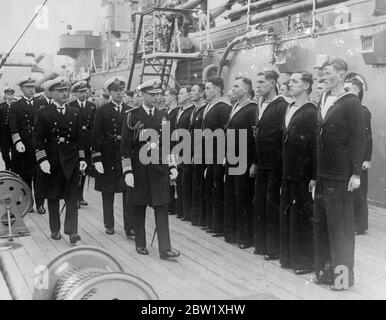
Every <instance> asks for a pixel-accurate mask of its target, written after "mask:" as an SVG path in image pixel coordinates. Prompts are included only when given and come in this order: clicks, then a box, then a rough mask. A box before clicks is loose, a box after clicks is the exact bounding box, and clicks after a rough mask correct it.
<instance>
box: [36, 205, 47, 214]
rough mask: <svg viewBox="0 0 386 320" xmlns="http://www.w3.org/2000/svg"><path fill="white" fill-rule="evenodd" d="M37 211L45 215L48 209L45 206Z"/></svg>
mask: <svg viewBox="0 0 386 320" xmlns="http://www.w3.org/2000/svg"><path fill="white" fill-rule="evenodd" d="M37 210H38V213H39V214H45V213H46V209H45V208H44V207H43V206H39V207H38V208H37Z"/></svg>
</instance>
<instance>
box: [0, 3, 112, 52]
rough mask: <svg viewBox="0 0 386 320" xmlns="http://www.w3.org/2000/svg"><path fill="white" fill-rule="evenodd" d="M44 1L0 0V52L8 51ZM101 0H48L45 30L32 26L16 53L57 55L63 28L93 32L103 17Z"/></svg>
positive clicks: (64, 29) (43, 27)
mask: <svg viewBox="0 0 386 320" xmlns="http://www.w3.org/2000/svg"><path fill="white" fill-rule="evenodd" d="M43 2H44V0H0V8H1V17H0V52H7V51H9V49H10V48H11V47H12V45H13V43H14V42H15V41H16V39H17V38H18V37H19V36H20V35H21V33H22V32H23V30H24V28H25V27H26V26H27V25H28V23H29V21H30V20H31V18H32V17H33V16H34V14H35V9H36V8H39V7H40V6H41V4H42V3H43ZM100 4H101V0H65V1H64V0H48V2H47V5H46V6H47V8H48V28H45V25H44V23H43V24H42V25H43V26H42V27H39V21H38V24H33V25H31V27H30V29H29V30H28V32H27V33H26V34H25V35H24V37H23V38H22V40H21V41H20V43H19V44H18V46H17V47H16V48H15V50H14V51H15V52H33V53H37V54H38V53H41V52H46V53H52V54H56V52H57V51H58V49H59V48H58V46H59V36H60V35H61V34H63V33H65V32H66V26H67V25H69V24H70V25H72V27H73V30H92V29H93V27H94V25H95V22H96V20H97V18H99V19H101V18H104V16H105V8H103V7H101V6H100Z"/></svg>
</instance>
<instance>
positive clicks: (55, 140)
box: [48, 137, 76, 144]
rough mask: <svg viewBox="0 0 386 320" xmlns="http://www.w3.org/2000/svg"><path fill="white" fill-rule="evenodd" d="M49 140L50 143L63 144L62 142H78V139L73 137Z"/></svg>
mask: <svg viewBox="0 0 386 320" xmlns="http://www.w3.org/2000/svg"><path fill="white" fill-rule="evenodd" d="M48 142H49V143H50V142H51V143H57V144H61V143H73V142H76V140H73V139H67V138H65V137H57V138H55V139H53V140H48Z"/></svg>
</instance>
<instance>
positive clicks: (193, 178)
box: [166, 59, 372, 290]
mask: <svg viewBox="0 0 386 320" xmlns="http://www.w3.org/2000/svg"><path fill="white" fill-rule="evenodd" d="M347 70H348V67H347V64H346V63H345V62H344V61H343V60H341V59H334V60H331V61H329V62H328V63H327V64H326V65H325V67H324V78H325V80H324V81H325V85H326V87H327V91H326V92H325V93H324V94H323V96H322V99H321V102H320V108H318V106H317V105H316V103H315V102H313V101H311V100H310V97H309V95H310V93H311V91H312V86H313V76H312V74H310V73H309V72H296V73H294V74H293V75H292V76H291V81H290V84H289V86H290V90H291V94H292V96H293V99H294V101H293V102H291V103H290V104H288V102H287V101H286V99H284V98H283V97H282V96H280V95H278V93H277V89H276V86H277V81H278V78H279V75H278V74H277V73H276V72H275V71H266V72H261V73H259V74H258V76H257V86H258V94H259V96H260V97H261V99H260V100H259V103H258V104H256V103H255V102H253V101H252V99H253V90H252V81H251V80H250V79H248V78H243V77H241V78H238V79H236V80H235V81H234V83H233V88H232V94H233V97H234V98H235V99H236V100H237V103H236V104H235V105H234V106H233V107H231V106H229V105H228V104H227V102H225V101H224V100H223V99H222V96H223V90H224V83H223V80H222V79H220V78H213V79H210V80H208V81H207V83H206V86H205V88H204V87H203V86H201V85H194V86H193V87H189V86H186V87H183V88H182V89H181V90H180V93H179V96H178V101H179V107H176V108H173V109H170V110H169V116H170V118H171V122H172V124H173V122H174V123H175V125H174V129H181V128H183V129H190V130H192V129H194V128H199V129H210V130H212V131H214V130H216V129H223V130H225V131H226V130H229V129H236V131H237V130H238V129H246V130H247V132H248V135H247V146H248V148H247V150H248V152H247V164H248V166H247V167H248V170H247V171H246V172H245V173H244V174H243V175H236V176H233V175H231V174H230V171H229V169H230V167H231V166H230V165H229V163H228V161H227V159H225V161H224V165H220V164H218V161H217V159H216V156H217V154H216V151H215V150H217V149H216V145H214V147H213V150H214V159H213V163H214V164H213V165H201V164H194V163H193V164H185V163H182V164H181V165H179V167H178V172H179V178H178V180H177V191H178V192H177V193H178V195H179V196H178V199H177V200H176V201H175V203H174V204H173V203H172V204H171V205H170V207H169V211H170V214H177V217H178V218H181V219H182V220H186V221H191V223H192V224H193V225H197V226H201V227H202V229H203V230H206V231H207V232H209V233H212V234H213V236H214V237H221V236H224V238H225V241H226V242H229V243H236V244H238V245H239V247H240V248H241V249H245V248H248V247H251V246H254V247H255V250H254V253H255V254H258V255H264V258H265V259H266V260H275V259H279V260H280V264H281V266H282V267H283V268H290V269H293V270H294V271H295V273H296V274H299V275H300V274H306V273H310V272H312V271H315V282H316V283H319V284H331V285H332V286H331V288H332V289H334V290H342V289H347V288H348V287H351V286H352V285H353V284H354V273H353V266H354V246H355V237H354V236H355V232H357V233H358V234H362V233H364V232H365V231H366V230H367V228H368V222H367V220H368V209H367V170H368V169H369V168H370V161H371V145H372V142H371V126H370V117H371V116H370V113H369V111H368V109H367V108H365V107H362V106H361V102H360V100H359V99H358V95H359V97H360V98H362V97H361V94H362V95H363V88H361V84H360V82H359V81H358V80H357V79H351V80H349V81H348V82H347V83H346V84H345V77H346V75H347ZM361 90H362V93H361ZM347 91H349V92H347ZM173 93H174V94H175V92H173V91H169V92H168V93H167V98H166V100H167V101H168V97H169V96H171V95H173ZM204 96H205V100H204ZM189 97H190V99H189ZM205 101H207V103H206V102H205ZM256 110H258V112H256ZM189 118H190V121H189V120H188V119H189ZM236 141H238V140H237V139H236ZM235 148H236V150H237V148H238V146H237V145H235ZM194 153H195V150H194V149H193V153H192V156H193V155H194ZM203 154H204V157H205V155H206V153H205V150H204V152H203ZM236 154H237V153H236ZM204 160H205V158H204ZM342 266H343V267H344V268H346V270H347V275H348V277H347V279H346V280H347V281H346V282H344V283H345V285H344V286H342V285H341V283H339V281H338V280H340V279H341V278H340V275H341V270H342Z"/></svg>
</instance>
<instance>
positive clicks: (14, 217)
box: [0, 171, 32, 249]
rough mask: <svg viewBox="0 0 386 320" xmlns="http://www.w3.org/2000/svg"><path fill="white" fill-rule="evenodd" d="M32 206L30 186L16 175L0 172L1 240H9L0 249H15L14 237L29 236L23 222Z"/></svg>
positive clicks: (16, 246)
mask: <svg viewBox="0 0 386 320" xmlns="http://www.w3.org/2000/svg"><path fill="white" fill-rule="evenodd" d="M31 205H32V192H31V189H30V188H29V186H28V185H27V184H26V183H25V182H24V181H23V180H22V179H21V178H20V177H19V176H18V175H16V174H15V173H12V172H9V171H1V172H0V238H7V239H8V241H7V242H6V243H1V244H0V249H2V248H5V249H15V248H19V247H20V246H21V245H19V244H16V243H15V242H14V240H13V237H23V236H28V235H29V231H28V229H27V227H26V225H25V223H24V221H23V217H24V216H25V215H26V214H27V213H28V210H29V208H30V207H31Z"/></svg>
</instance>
